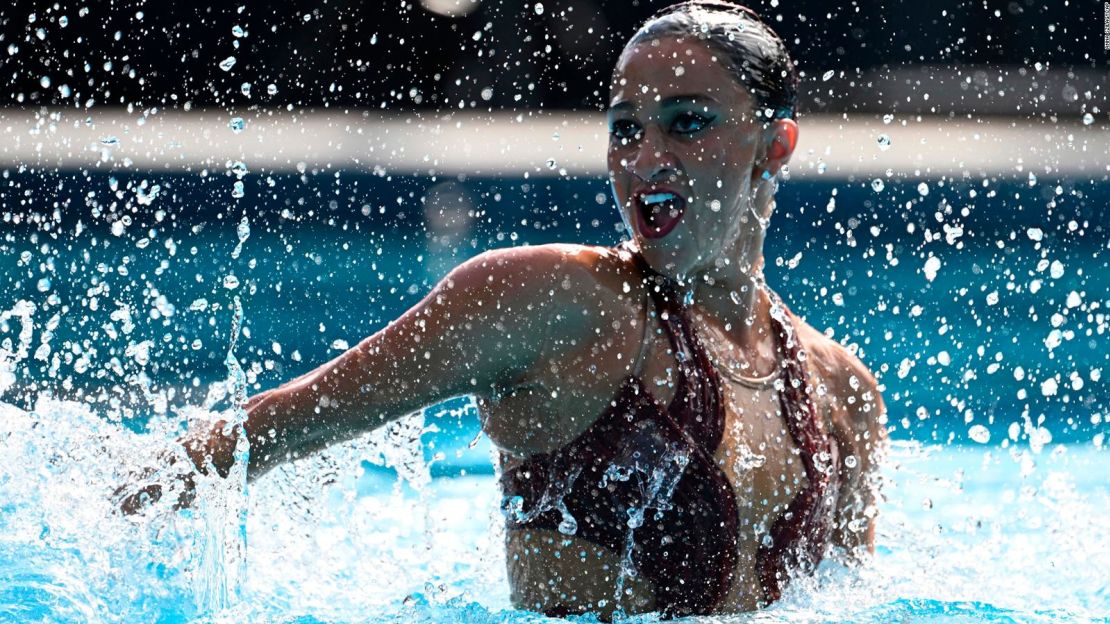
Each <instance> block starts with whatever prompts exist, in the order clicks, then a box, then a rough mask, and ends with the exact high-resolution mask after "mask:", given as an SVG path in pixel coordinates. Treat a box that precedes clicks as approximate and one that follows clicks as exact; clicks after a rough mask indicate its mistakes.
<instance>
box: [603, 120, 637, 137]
mask: <svg viewBox="0 0 1110 624" xmlns="http://www.w3.org/2000/svg"><path fill="white" fill-rule="evenodd" d="M641 134H643V130H642V129H641V128H640V124H638V123H636V122H634V121H632V120H631V119H618V120H616V121H614V122H613V123H612V125H610V126H609V135H610V136H612V137H613V138H615V139H621V140H622V141H623V142H626V143H627V142H628V141H630V140H634V139H639V138H640V135H641Z"/></svg>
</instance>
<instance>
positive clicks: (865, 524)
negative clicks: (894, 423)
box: [795, 320, 887, 560]
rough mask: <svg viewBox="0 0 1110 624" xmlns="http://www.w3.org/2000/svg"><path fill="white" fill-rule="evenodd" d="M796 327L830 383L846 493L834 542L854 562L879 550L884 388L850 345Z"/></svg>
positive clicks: (817, 372)
mask: <svg viewBox="0 0 1110 624" xmlns="http://www.w3.org/2000/svg"><path fill="white" fill-rule="evenodd" d="M795 326H796V327H797V331H798V335H799V339H800V340H801V343H802V346H803V347H804V348H805V350H806V354H807V355H808V356H809V357H808V361H809V365H810V370H811V372H812V373H813V375H814V376H815V377H816V378H817V381H818V383H824V384H826V388H825V392H824V396H823V398H821V399H819V403H824V404H825V405H827V408H826V409H827V410H828V411H827V414H828V419H829V420H828V422H829V424H830V426H831V433H832V436H833V438H834V439H835V440H836V443H837V448H838V450H839V458H840V459H839V462H838V463H839V470H838V472H839V475H840V484H841V489H840V494H839V496H838V499H837V505H836V508H837V514H836V521H835V522H834V525H833V529H834V530H833V540H834V543H835V544H837V545H838V546H840V547H842V548H843V549H844V550H845V552H846V553H848V556H849V560H852V559H855V558H857V557H859V556H862V554H863V553H865V552H874V548H875V522H874V519H875V515H876V513H877V502H878V499H879V484H880V482H881V481H880V479H879V478H878V467H879V466H880V465H881V461H882V451H883V449H884V448H885V446H886V437H887V434H886V409H885V407H884V406H883V398H882V386H881V385H880V384H879V383H878V381H877V380H876V379H875V375H874V374H873V373H872V372H871V370H870V369H868V368H867V366H865V365H864V363H863V362H862V361H860V358H859V357H858V356H857V355H856V354H854V353H852V352H851V351H849V350H848V349H847V348H845V347H844V345H841V344H840V343H838V342H836V341H835V340H833V339H831V338H829V337H828V336H826V335H824V334H822V333H821V332H819V331H817V330H816V329H814V328H813V327H811V326H810V325H809V324H808V323H805V322H803V321H801V320H797V321H796V323H795Z"/></svg>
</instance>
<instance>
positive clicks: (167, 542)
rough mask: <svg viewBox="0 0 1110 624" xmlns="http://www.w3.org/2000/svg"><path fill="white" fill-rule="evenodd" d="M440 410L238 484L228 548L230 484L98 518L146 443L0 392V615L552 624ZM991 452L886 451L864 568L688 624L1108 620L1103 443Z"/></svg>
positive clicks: (492, 494) (150, 450) (825, 571)
mask: <svg viewBox="0 0 1110 624" xmlns="http://www.w3.org/2000/svg"><path fill="white" fill-rule="evenodd" d="M446 418H450V417H446ZM446 418H435V419H433V418H431V417H429V418H428V419H427V420H425V417H424V416H423V415H419V414H418V415H413V416H410V417H407V418H405V419H403V420H401V421H398V422H397V423H395V424H393V425H390V426H389V427H387V428H386V429H383V430H379V431H378V432H375V433H374V434H372V435H370V436H368V437H367V438H364V439H362V440H358V441H355V442H352V443H350V444H345V445H340V446H338V447H334V448H333V449H331V450H329V451H328V452H327V453H324V454H320V455H317V456H314V457H310V458H307V459H305V460H301V461H298V462H296V463H294V464H291V465H288V466H284V467H282V468H279V469H277V470H275V471H273V472H271V473H270V474H268V475H266V476H265V477H264V478H262V479H260V480H259V481H257V482H256V483H253V484H252V485H251V488H250V492H249V502H248V506H247V509H248V514H247V516H246V524H245V540H246V544H247V546H246V548H245V550H243V549H242V548H241V542H240V541H238V540H239V539H240V538H241V537H242V536H241V534H240V533H239V531H238V522H239V519H240V518H241V516H239V515H238V512H237V503H238V502H239V501H240V500H241V498H240V497H238V496H237V494H236V493H235V491H234V488H230V487H221V486H223V485H225V483H226V482H221V483H217V484H211V483H202V484H201V486H200V487H201V493H202V496H203V498H204V500H205V501H207V502H206V503H203V504H200V505H198V506H197V508H196V509H195V510H192V511H186V512H173V511H171V510H169V509H167V508H166V507H165V506H163V505H162V504H161V503H159V505H156V506H155V507H154V508H152V510H151V511H150V512H149V513H148V514H147V515H146V516H143V517H138V518H130V519H129V518H124V517H121V516H120V515H119V514H117V513H113V509H112V506H113V503H112V502H111V499H112V492H111V484H113V483H118V482H119V480H120V479H122V478H123V475H124V474H125V472H126V466H128V465H135V464H136V459H135V458H136V457H137V458H140V459H139V460H138V463H140V464H141V463H142V461H143V459H142V458H146V459H147V460H151V458H153V457H154V453H155V452H156V451H157V449H158V447H159V444H160V443H158V442H156V436H155V435H152V434H135V433H132V432H130V431H128V430H127V429H125V428H123V427H121V426H120V425H119V424H117V423H112V422H110V421H109V420H108V419H105V418H102V417H100V416H98V415H97V414H95V413H93V412H92V411H91V410H90V409H89V408H87V407H85V406H82V405H80V404H77V403H64V402H57V401H49V400H43V401H40V402H39V404H38V405H37V406H36V409H35V410H34V412H33V414H27V413H25V412H22V411H21V410H18V409H16V408H14V407H12V406H10V405H7V404H0V442H2V444H0V449H2V451H3V456H2V463H0V500H2V501H3V503H2V504H0V621H10V622H244V621H249V622H299V623H309V622H329V623H355V622H359V623H363V622H370V623H377V622H504V623H508V622H541V621H549V620H548V619H547V618H544V617H543V616H540V615H538V614H534V613H529V612H524V611H517V610H513V609H512V608H511V606H510V604H509V596H508V586H507V583H506V580H505V571H504V554H503V552H502V548H501V544H500V540H501V537H502V533H501V531H500V526H501V518H500V512H499V511H498V503H499V500H498V498H499V497H498V492H497V487H496V483H495V481H494V478H493V476H492V474H491V473H490V464H489V463H488V461H486V462H485V463H483V462H482V461H481V460H480V459H478V460H476V459H475V458H476V457H481V456H482V455H483V454H485V455H486V456H487V457H488V451H489V445H488V442H487V441H486V440H485V439H484V438H482V439H479V441H478V444H465V443H464V444H462V445H459V446H455V447H452V444H453V443H452V442H451V441H450V440H447V439H444V438H440V445H439V448H438V450H435V451H434V452H433V453H432V455H431V457H432V458H433V460H432V462H431V466H429V462H427V461H425V454H426V452H427V451H428V449H427V448H426V447H427V446H428V445H429V443H430V442H431V441H433V440H435V439H437V438H436V436H437V432H436V430H437V429H440V427H439V425H441V424H445V423H446ZM437 423H438V424H437ZM157 439H164V438H157ZM1008 446H1009V448H1006V449H1002V448H1000V447H999V446H998V445H990V444H984V445H967V446H958V445H956V446H947V447H945V446H922V445H920V444H917V443H912V442H904V441H901V442H895V443H894V444H893V446H892V448H891V452H890V455H889V458H888V461H887V464H886V469H885V471H884V475H885V477H886V479H887V486H886V488H885V493H886V501H885V503H884V504H883V506H882V511H881V515H880V521H879V523H878V538H877V544H878V548H877V552H876V555H875V557H874V560H873V561H872V562H871V563H870V564H869V565H866V566H864V567H860V568H847V567H844V566H841V565H839V564H837V563H835V562H832V561H826V562H825V563H824V564H822V566H821V568H820V569H819V571H818V574H817V575H816V576H815V577H814V578H811V579H804V580H802V581H799V582H795V583H794V584H793V585H792V586H791V587H790V589H789V590H788V592H787V594H786V596H785V597H784V599H783V600H782V601H780V602H779V603H777V604H775V605H774V606H773V607H771V608H769V609H767V610H764V611H762V612H758V613H753V614H745V615H738V616H730V617H714V618H690V619H689V620H688V621H691V622H843V621H850V622H876V623H879V622H883V623H886V622H1104V621H1108V619H1107V614H1108V613H1110V558H1107V557H1106V556H1105V555H1106V545H1107V544H1110V489H1108V486H1107V479H1106V475H1107V474H1110V455H1108V453H1107V451H1106V450H1105V449H1102V448H1097V447H1095V446H1094V445H1091V444H1086V445H1080V444H1051V443H1050V444H1048V445H1045V446H1043V447H1037V448H1033V447H1030V446H1029V445H1017V444H1012V445H1008ZM123 458H130V459H128V460H127V461H123ZM151 461H152V460H151ZM437 463H439V464H444V465H446V466H447V467H446V468H445V467H443V466H441V467H440V468H438V469H436V470H435V472H436V473H437V474H455V475H456V476H454V477H438V478H436V477H433V476H432V474H433V468H434V467H435V465H436V464H437ZM452 464H453V465H452ZM475 473H477V474H475ZM578 620H580V621H591V620H590V618H578ZM630 621H634V622H650V621H655V619H654V618H653V617H652V616H644V617H637V618H631V620H630Z"/></svg>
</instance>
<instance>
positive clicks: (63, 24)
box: [58, 15, 69, 28]
mask: <svg viewBox="0 0 1110 624" xmlns="http://www.w3.org/2000/svg"><path fill="white" fill-rule="evenodd" d="M58 25H59V26H61V27H62V28H65V27H66V26H69V18H68V17H66V16H65V15H63V16H61V17H59V18H58Z"/></svg>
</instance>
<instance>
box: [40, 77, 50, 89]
mask: <svg viewBox="0 0 1110 624" xmlns="http://www.w3.org/2000/svg"><path fill="white" fill-rule="evenodd" d="M39 84H40V85H42V88H43V89H49V88H50V76H43V77H42V78H39Z"/></svg>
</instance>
